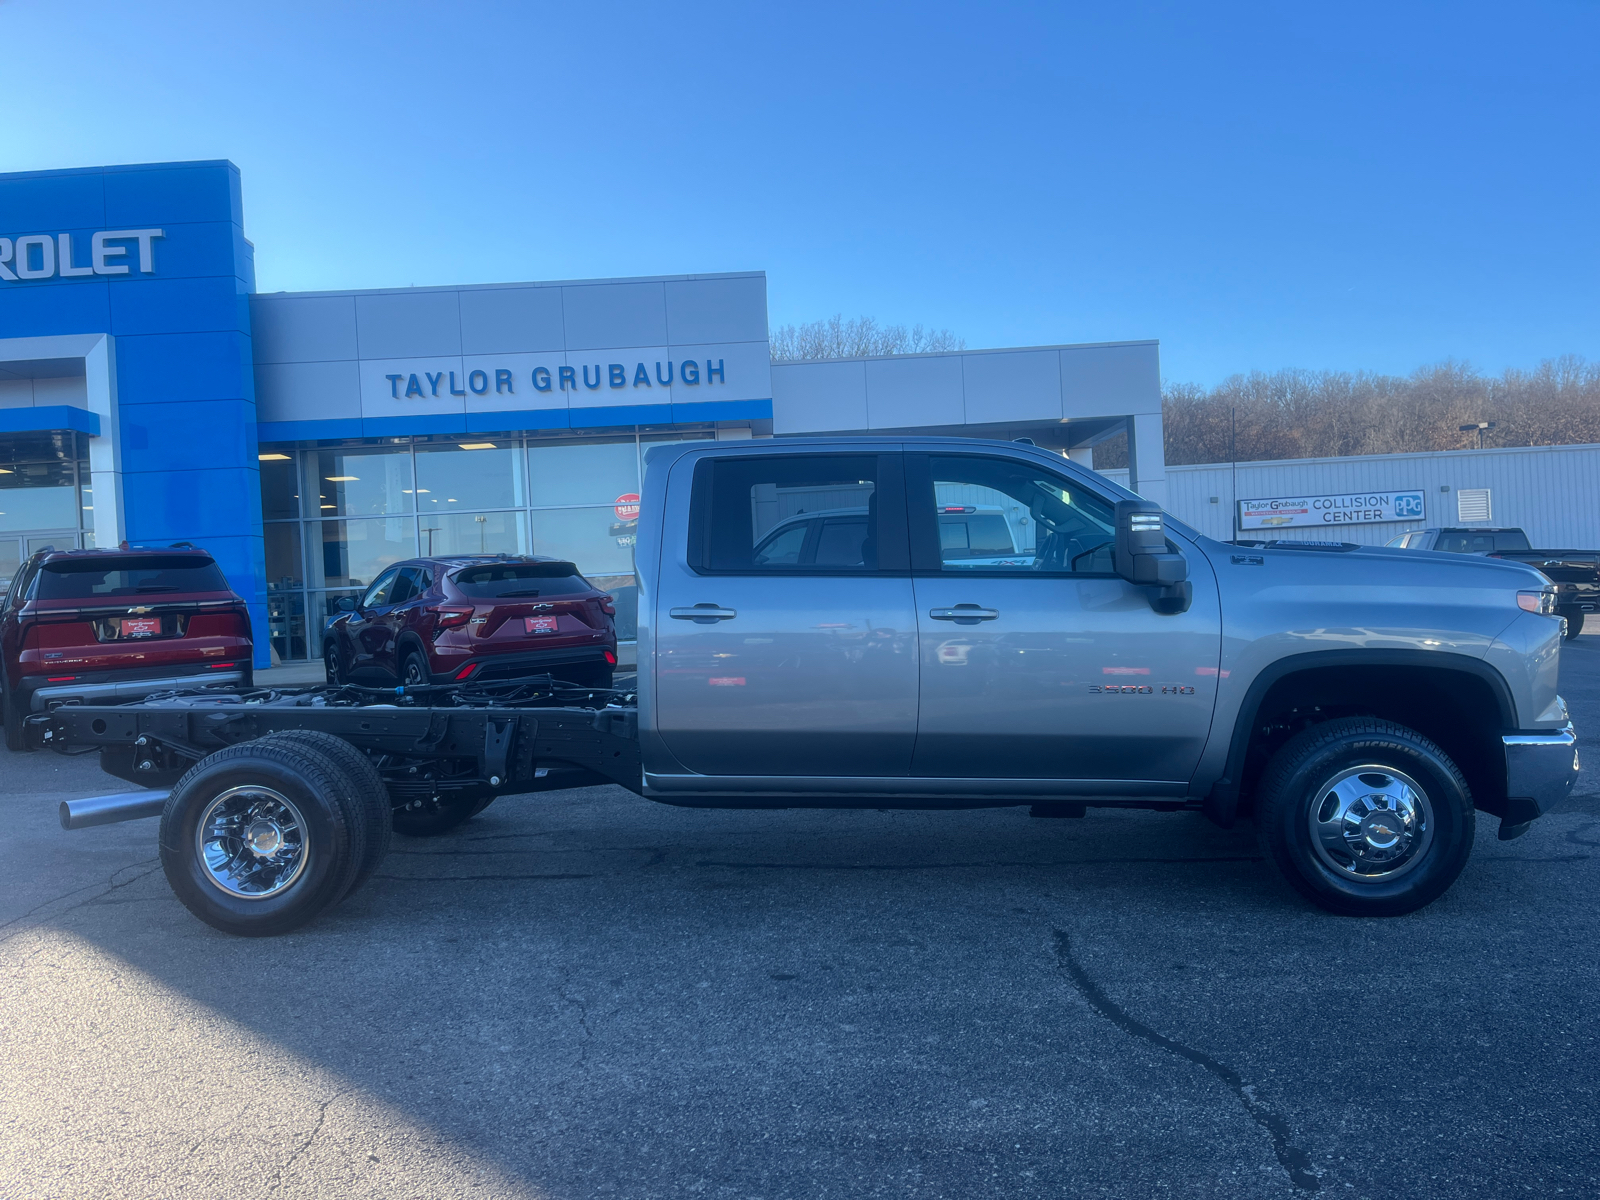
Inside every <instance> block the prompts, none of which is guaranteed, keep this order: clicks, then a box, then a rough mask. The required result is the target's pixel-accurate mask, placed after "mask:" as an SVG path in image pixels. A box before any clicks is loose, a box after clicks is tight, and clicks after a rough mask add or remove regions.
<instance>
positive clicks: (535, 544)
mask: <svg viewBox="0 0 1600 1200" xmlns="http://www.w3.org/2000/svg"><path fill="white" fill-rule="evenodd" d="M711 436H713V435H712V434H711V432H710V431H709V430H707V431H705V432H697V431H691V430H679V431H673V432H670V433H664V434H646V435H643V436H642V437H641V435H640V434H639V432H637V431H632V430H630V431H628V432H625V433H612V434H607V435H601V436H589V437H559V438H517V437H513V438H503V437H494V436H485V437H482V438H481V439H471V438H461V437H457V438H448V439H447V438H442V437H441V438H417V439H409V438H394V439H389V440H387V441H386V442H384V443H383V444H354V443H352V444H349V445H345V446H334V447H318V448H314V449H296V448H294V447H282V448H278V447H272V446H263V447H262V448H261V504H262V513H263V516H264V518H265V520H266V554H267V575H268V596H267V606H268V617H269V624H270V626H271V639H272V646H273V650H274V651H275V652H276V653H277V655H278V656H279V657H280V658H281V659H285V660H295V659H316V658H318V657H320V656H321V634H322V629H323V627H324V625H325V624H326V621H327V619H328V618H329V617H330V616H331V615H333V614H334V613H335V612H337V609H336V608H335V605H336V604H337V602H338V600H339V598H340V597H342V596H352V597H354V596H359V595H360V594H361V593H362V592H363V591H364V590H365V589H366V588H368V587H370V586H371V584H372V582H373V581H374V580H375V579H376V578H377V577H378V576H379V575H380V574H381V573H382V572H383V570H384V569H385V568H387V567H388V566H390V565H391V564H393V563H394V562H396V561H398V560H399V559H403V558H411V557H413V556H418V555H426V556H439V555H452V554H495V553H506V554H539V555H544V556H548V557H552V558H560V559H565V560H567V561H571V562H576V563H577V564H578V565H579V568H580V569H581V570H582V571H583V573H584V574H585V575H586V576H587V577H588V578H589V579H590V580H592V581H593V582H594V583H595V585H596V586H598V587H601V588H604V589H606V590H607V591H609V592H610V593H611V594H612V595H613V596H614V597H615V600H616V608H617V616H616V622H617V636H618V638H619V639H621V640H622V641H632V640H633V639H634V637H635V636H636V635H637V628H638V626H637V611H638V586H637V582H636V580H635V577H634V566H633V551H634V540H635V537H636V534H637V530H638V504H637V500H638V494H639V490H640V478H641V469H640V462H641V456H642V453H643V450H644V449H646V448H648V446H649V445H651V444H654V443H656V442H663V441H673V442H678V441H692V440H705V439H708V438H710V437H711Z"/></svg>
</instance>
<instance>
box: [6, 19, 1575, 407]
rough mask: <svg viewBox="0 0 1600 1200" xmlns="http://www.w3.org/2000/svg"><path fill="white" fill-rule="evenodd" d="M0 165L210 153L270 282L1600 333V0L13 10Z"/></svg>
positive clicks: (1440, 338) (1439, 353)
mask: <svg viewBox="0 0 1600 1200" xmlns="http://www.w3.org/2000/svg"><path fill="white" fill-rule="evenodd" d="M0 44H4V45H5V46H6V47H7V54H6V66H5V69H4V71H3V72H0V170H28V169H38V168H47V167H67V166H84V165H97V164H104V163H122V162H145V161H157V160H172V159H194V158H230V159H232V160H233V161H234V162H236V163H237V164H238V165H239V167H240V168H241V169H242V171H243V173H244V185H245V220H246V228H247V232H248V233H249V235H250V237H251V239H252V240H253V241H254V242H255V244H256V252H257V266H258V272H259V285H260V287H261V289H262V290H264V291H273V290H279V289H288V290H301V289H315V288H344V287H379V286H393V285H406V284H443V283H477V282H494V281H504V280H522V279H563V278H584V277H595V276H614V275H652V274H668V273H678V272H696V271H729V270H747V269H764V270H765V271H766V272H767V274H768V295H769V298H770V305H771V314H770V315H771V319H772V321H773V323H774V324H782V323H786V322H791V321H805V320H810V319H813V318H816V317H821V316H825V315H827V314H830V313H833V312H840V311H842V312H844V313H845V314H846V315H851V314H870V315H873V316H876V317H878V318H879V319H881V320H884V321H890V322H904V323H908V324H909V323H914V322H919V321H920V322H923V323H926V324H930V325H936V326H947V327H949V328H951V329H953V330H955V331H956V332H957V333H959V334H961V335H962V336H964V337H965V338H966V339H967V342H968V344H969V345H972V346H1007V345H1031V344H1039V343H1055V342H1079V341H1099V340H1112V339H1122V338H1149V337H1155V338H1160V339H1161V342H1162V355H1163V366H1164V371H1165V374H1166V376H1167V377H1168V378H1169V379H1172V380H1192V381H1196V382H1201V383H1212V382H1216V381H1218V380H1220V379H1222V378H1224V377H1225V376H1227V375H1229V374H1231V373H1233V372H1235V371H1247V370H1250V369H1253V368H1261V369H1269V370H1270V369H1274V368H1277V367H1283V366H1298V367H1309V368H1323V367H1332V368H1371V369H1376V370H1383V371H1408V370H1410V369H1412V368H1413V367H1416V366H1418V365H1421V364H1423V363H1429V362H1436V361H1438V360H1441V359H1444V358H1447V357H1454V358H1458V359H1465V360H1467V361H1470V362H1471V363H1473V364H1474V365H1476V366H1479V367H1480V368H1484V369H1488V370H1492V371H1498V370H1500V369H1502V368H1504V367H1507V366H1524V367H1525V366H1532V365H1534V364H1536V363H1537V362H1538V361H1539V360H1540V359H1542V358H1545V357H1549V356H1554V355H1558V354H1562V353H1578V354H1583V355H1585V356H1586V357H1589V358H1591V359H1594V358H1600V186H1597V181H1600V153H1597V151H1600V68H1597V66H1596V63H1597V57H1596V55H1597V48H1600V4H1597V3H1596V2H1595V0H1562V2H1555V3H1537V2H1534V3H1526V4H1516V5H1508V4H1494V5H1489V4H1470V3H1455V4H1432V5H1421V4H1418V5H1405V4H1397V3H1394V2H1392V0H1391V2H1389V3H1383V4H1366V5H1363V4H1355V3H1347V4H1341V5H1308V4H1282V3H1277V4H1262V5H1254V6H1251V5H1238V4H1225V3H1218V2H1216V0H1213V2H1210V3H1206V4H1194V3H1182V4H1171V5H1155V4H1138V3H1103V2H1102V3H1094V4H1079V5H1053V4H1037V5H1032V6H1025V7H1017V6H1010V5H1004V4H993V3H991V4H982V5H979V4H969V5H963V6H959V7H958V6H934V5H928V4H906V5H900V6H887V5H885V6H876V5H871V4H862V3H851V4H833V3H818V2H815V0H811V2H808V3H806V4H804V5H800V4H794V5H789V6H781V5H752V4H737V5H733V4H730V5H727V6H712V5H608V4H598V3H586V4H570V3H569V4H560V5H548V6H538V5H526V4H498V3H454V4H439V3H434V4H419V3H401V2H394V3H382V4H380V3H364V4H338V3H328V2H327V0H322V2H319V3H310V4H305V3H292V2H285V0H279V2H275V3H273V4H270V5H269V4H262V3H257V4H247V3H233V2H230V3H223V4H218V3H214V2H211V3H192V4H173V3H158V2H154V0H140V3H137V4H126V3H103V2H102V3H72V4H67V3H61V2H59V0H0Z"/></svg>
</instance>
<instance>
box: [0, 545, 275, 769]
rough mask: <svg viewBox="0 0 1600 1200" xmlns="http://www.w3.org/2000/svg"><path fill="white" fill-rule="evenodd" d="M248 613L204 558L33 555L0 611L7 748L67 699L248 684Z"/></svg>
mask: <svg viewBox="0 0 1600 1200" xmlns="http://www.w3.org/2000/svg"><path fill="white" fill-rule="evenodd" d="M250 656H251V641H250V613H249V610H248V609H246V608H245V602H244V601H243V600H242V599H241V598H240V597H239V596H238V595H236V594H235V593H234V591H233V589H232V588H230V587H229V586H228V581H227V580H226V579H225V578H223V575H222V571H221V570H220V569H219V568H218V566H217V564H216V562H215V561H214V560H213V559H212V557H211V555H209V554H207V553H206V552H205V551H204V550H196V549H185V548H180V547H173V548H169V549H165V550H142V549H140V550H41V551H40V552H39V553H37V554H35V555H34V556H33V557H32V558H30V559H28V561H27V562H25V563H23V564H22V568H21V570H19V571H18V572H17V574H16V577H15V578H14V579H13V581H12V586H11V590H10V592H8V593H7V594H6V596H5V598H4V601H3V606H0V700H3V703H4V705H5V731H6V746H7V747H8V748H9V749H12V750H21V749H23V748H24V747H23V735H22V721H23V718H24V717H25V716H26V715H27V714H28V713H30V712H42V711H44V710H45V709H46V708H48V707H50V706H52V705H55V704H59V703H63V702H65V701H68V700H82V701H85V702H89V703H93V702H95V701H100V700H106V699H111V698H121V697H132V696H146V695H149V694H150V693H151V692H159V691H164V690H165V689H167V688H173V687H193V686H194V685H195V684H196V683H200V682H205V683H243V684H248V683H250V681H251V670H250Z"/></svg>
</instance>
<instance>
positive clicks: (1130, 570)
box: [1113, 500, 1194, 613]
mask: <svg viewBox="0 0 1600 1200" xmlns="http://www.w3.org/2000/svg"><path fill="white" fill-rule="evenodd" d="M1116 520H1117V539H1116V544H1115V549H1114V553H1113V562H1114V564H1115V568H1114V569H1115V570H1116V572H1117V574H1118V575H1120V576H1122V578H1124V579H1126V580H1127V581H1128V582H1129V583H1136V584H1139V585H1141V586H1143V587H1149V588H1151V589H1152V591H1151V594H1150V607H1151V608H1153V609H1155V610H1156V611H1157V612H1159V613H1181V612H1188V611H1189V604H1190V602H1191V601H1192V600H1193V599H1194V586H1193V585H1192V584H1190V583H1189V562H1188V560H1187V559H1185V558H1184V557H1183V555H1181V554H1174V553H1173V552H1172V551H1171V549H1170V548H1169V547H1168V545H1167V530H1166V524H1165V522H1164V521H1163V520H1162V517H1161V506H1160V505H1158V504H1154V503H1152V502H1151V501H1149V500H1119V501H1117V516H1116Z"/></svg>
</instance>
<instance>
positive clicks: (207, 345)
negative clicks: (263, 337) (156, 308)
mask: <svg viewBox="0 0 1600 1200" xmlns="http://www.w3.org/2000/svg"><path fill="white" fill-rule="evenodd" d="M190 400H249V401H251V402H252V403H253V402H254V400H255V366H254V363H253V362H252V361H251V354H250V339H249V338H248V337H247V336H245V335H244V334H242V333H237V332H233V333H147V334H135V335H133V336H125V337H119V338H117V402H118V403H119V404H121V405H123V406H124V407H126V406H128V405H133V404H170V403H183V402H186V401H190ZM251 420H252V423H253V421H254V415H253V414H252V416H251Z"/></svg>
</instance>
